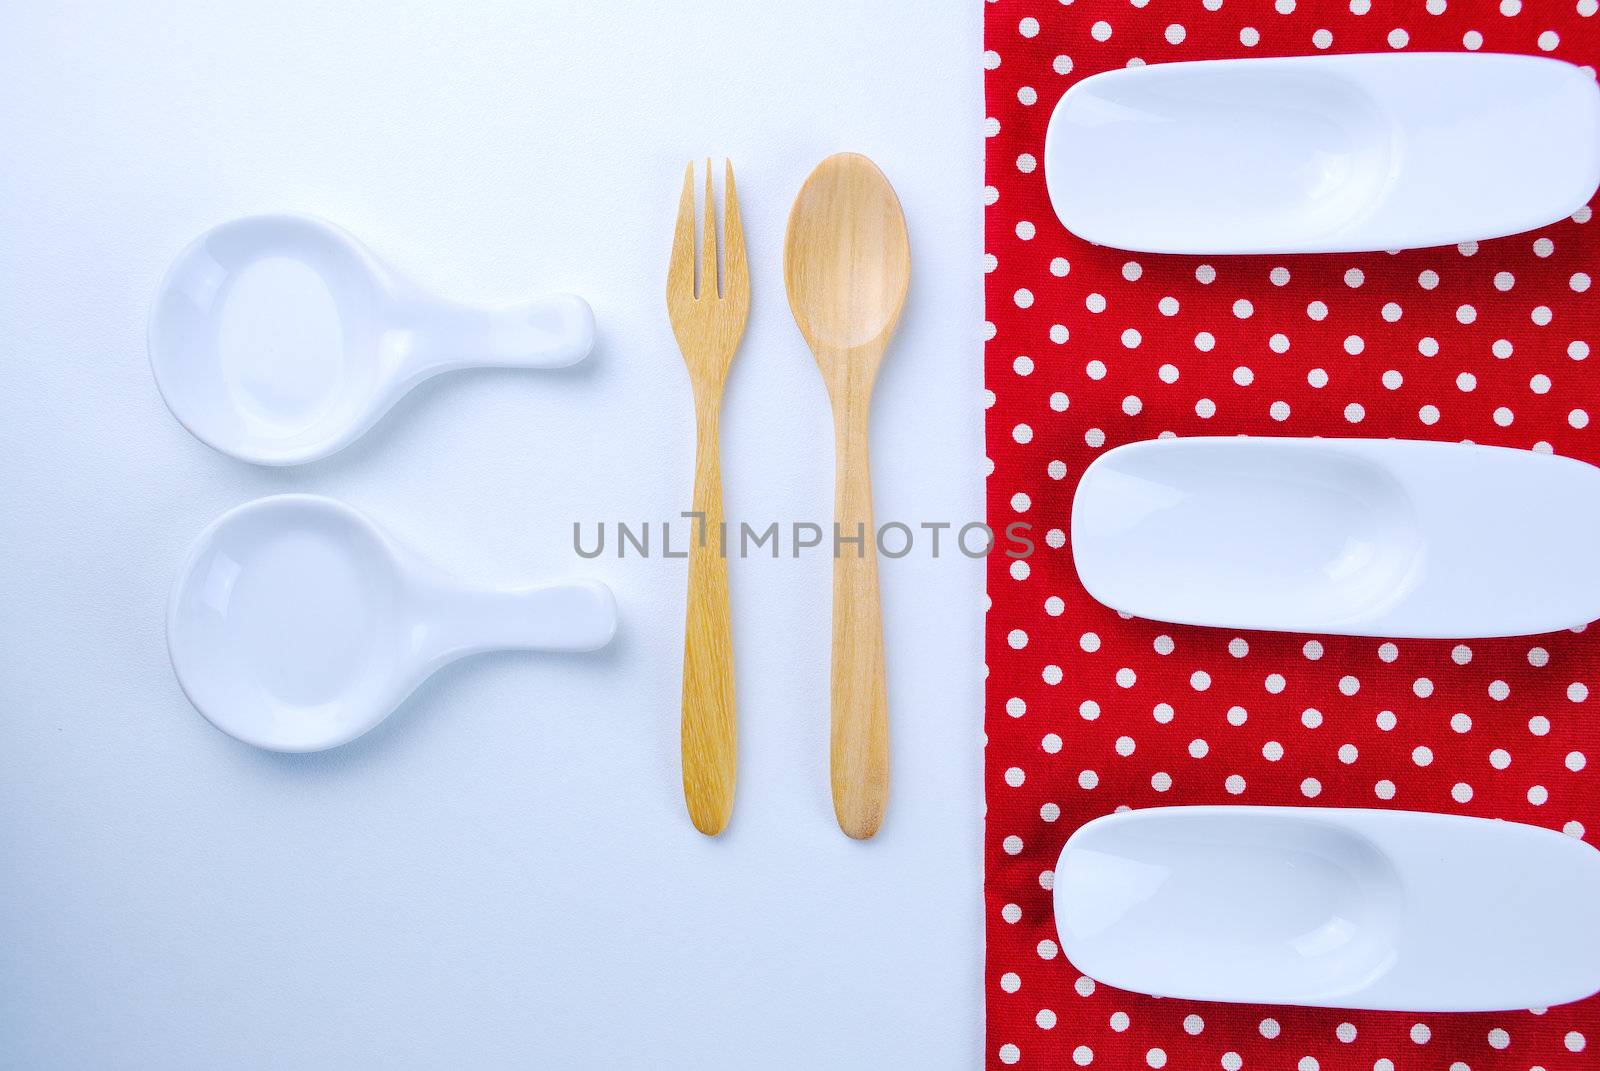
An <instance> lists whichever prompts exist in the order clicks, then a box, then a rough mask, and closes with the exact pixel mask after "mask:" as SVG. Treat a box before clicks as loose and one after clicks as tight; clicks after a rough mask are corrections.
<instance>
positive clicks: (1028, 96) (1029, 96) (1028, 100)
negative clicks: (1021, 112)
mask: <svg viewBox="0 0 1600 1071" xmlns="http://www.w3.org/2000/svg"><path fill="white" fill-rule="evenodd" d="M1017 100H1018V102H1020V103H1021V104H1022V105H1023V106H1024V107H1028V108H1031V107H1033V106H1034V105H1035V104H1037V103H1039V91H1038V90H1036V89H1034V88H1033V87H1032V86H1022V87H1020V88H1018V90H1017Z"/></svg>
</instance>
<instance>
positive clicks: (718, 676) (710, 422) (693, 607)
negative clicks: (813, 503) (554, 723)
mask: <svg viewBox="0 0 1600 1071" xmlns="http://www.w3.org/2000/svg"><path fill="white" fill-rule="evenodd" d="M696 408H697V409H698V410H699V412H698V413H697V416H696V433H695V464H694V512H695V513H698V514H700V517H699V518H696V524H695V531H694V532H692V533H691V535H690V544H689V599H688V606H689V609H688V620H687V622H686V625H685V628H684V641H683V727H682V736H683V799H684V803H685V804H687V805H688V808H689V818H690V820H691V821H692V822H694V827H695V828H696V829H698V830H699V831H700V832H702V833H704V834H705V835H706V836H708V837H714V836H716V835H717V834H718V833H721V832H722V830H723V828H724V827H725V826H727V824H728V818H729V816H730V815H731V814H732V813H733V788H734V780H735V770H736V764H737V756H738V733H737V726H736V722H735V716H734V701H733V626H732V617H731V614H730V612H729V607H728V560H727V557H726V556H725V555H724V554H723V552H722V466H721V461H720V459H719V456H718V453H719V449H718V439H717V423H718V421H717V407H716V405H714V404H711V405H701V406H696Z"/></svg>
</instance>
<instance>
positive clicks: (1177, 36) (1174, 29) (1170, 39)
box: [1167, 22, 1185, 45]
mask: <svg viewBox="0 0 1600 1071" xmlns="http://www.w3.org/2000/svg"><path fill="white" fill-rule="evenodd" d="M1184 36H1185V31H1184V28H1183V27H1182V26H1180V25H1178V24H1177V23H1176V22H1174V23H1173V24H1172V25H1171V26H1168V27H1167V44H1169V45H1181V44H1183V38H1184Z"/></svg>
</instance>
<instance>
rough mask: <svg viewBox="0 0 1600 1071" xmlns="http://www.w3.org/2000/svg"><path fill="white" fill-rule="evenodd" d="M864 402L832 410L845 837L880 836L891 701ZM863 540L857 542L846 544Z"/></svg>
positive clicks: (838, 728) (834, 756)
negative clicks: (876, 834) (886, 679)
mask: <svg viewBox="0 0 1600 1071" xmlns="http://www.w3.org/2000/svg"><path fill="white" fill-rule="evenodd" d="M867 409H868V404H867V401H866V400H858V399H856V398H850V397H842V398H839V399H837V400H836V403H835V413H834V439H835V446H834V457H835V462H834V492H833V494H834V503H833V514H834V523H835V524H836V525H837V526H838V529H837V531H836V533H835V539H836V540H837V542H836V543H835V545H834V550H835V552H834V559H833V688H832V693H833V695H832V699H833V726H832V734H831V737H832V739H831V747H830V766H831V769H832V777H833V813H834V816H835V817H836V818H837V819H838V820H839V828H840V829H842V830H844V832H845V833H846V835H848V836H851V837H854V838H855V839H857V840H865V839H866V838H868V837H870V836H872V835H873V834H874V833H876V832H877V831H878V826H879V825H881V824H882V822H883V812H884V808H885V806H886V805H887V803H888V799H889V699H888V686H887V684H886V681H885V673H884V665H883V618H882V613H881V611H880V609H879V603H878V548H877V539H876V529H875V528H874V526H873V523H872V472H871V466H870V464H869V462H868V458H867ZM858 534H859V535H860V537H861V540H860V542H859V543H855V542H845V540H854V539H855V537H856V536H857V535H858Z"/></svg>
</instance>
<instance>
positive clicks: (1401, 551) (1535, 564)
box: [1071, 436, 1600, 639]
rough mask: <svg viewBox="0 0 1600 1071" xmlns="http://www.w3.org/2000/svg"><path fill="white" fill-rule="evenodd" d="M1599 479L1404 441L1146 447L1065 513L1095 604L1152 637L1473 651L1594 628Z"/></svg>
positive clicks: (1096, 480)
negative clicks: (1430, 641)
mask: <svg viewBox="0 0 1600 1071" xmlns="http://www.w3.org/2000/svg"><path fill="white" fill-rule="evenodd" d="M1597 538H1600V468H1596V467H1595V466H1593V465H1589V464H1586V463H1584V462H1581V461H1576V460H1573V459H1571V458H1565V457H1556V456H1553V455H1549V454H1539V453H1534V452H1532V451H1526V450H1508V449H1504V448H1501V447H1491V446H1474V445H1470V444H1464V443H1439V442H1418V441H1412V440H1405V439H1295V438H1254V437H1250V438H1247V437H1242V436H1241V437H1236V438H1220V437H1219V438H1213V437H1198V438H1187V439H1151V440H1147V441H1144V442H1137V443H1130V444H1128V445H1125V446H1119V447H1117V448H1115V449H1113V450H1108V451H1107V452H1106V453H1104V454H1102V455H1101V456H1100V457H1098V458H1096V459H1095V461H1094V462H1093V463H1092V464H1091V465H1090V466H1089V467H1088V468H1087V469H1086V470H1085V471H1084V474H1083V478H1082V479H1081V480H1080V481H1079V484H1078V489H1077V492H1076V494H1075V496H1074V499H1073V503H1072V534H1071V539H1072V557H1073V562H1074V564H1075V565H1076V567H1077V571H1078V579H1079V580H1080V581H1081V582H1082V583H1083V586H1084V587H1085V588H1086V589H1087V590H1088V592H1089V594H1090V595H1092V596H1094V598H1095V599H1097V600H1099V601H1100V602H1102V603H1104V604H1105V605H1107V606H1109V607H1111V608H1112V609H1114V610H1120V611H1122V612H1123V613H1127V614H1132V615H1134V616H1135V617H1144V618H1149V619H1152V620H1158V621H1172V622H1175V623H1179V624H1188V625H1211V626H1215V627H1225V628H1237V629H1266V630H1274V631H1287V632H1316V633H1333V634H1339V635H1346V636H1393V637H1420V638H1434V639H1445V638H1450V639H1456V638H1460V639H1465V638H1470V637H1475V636H1520V635H1530V634H1534V633H1540V632H1553V631H1556V630H1558V629H1563V628H1576V627H1578V626H1580V625H1584V624H1586V623H1588V622H1589V621H1592V620H1595V619H1596V618H1600V553H1596V545H1597V544H1596V540H1597Z"/></svg>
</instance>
